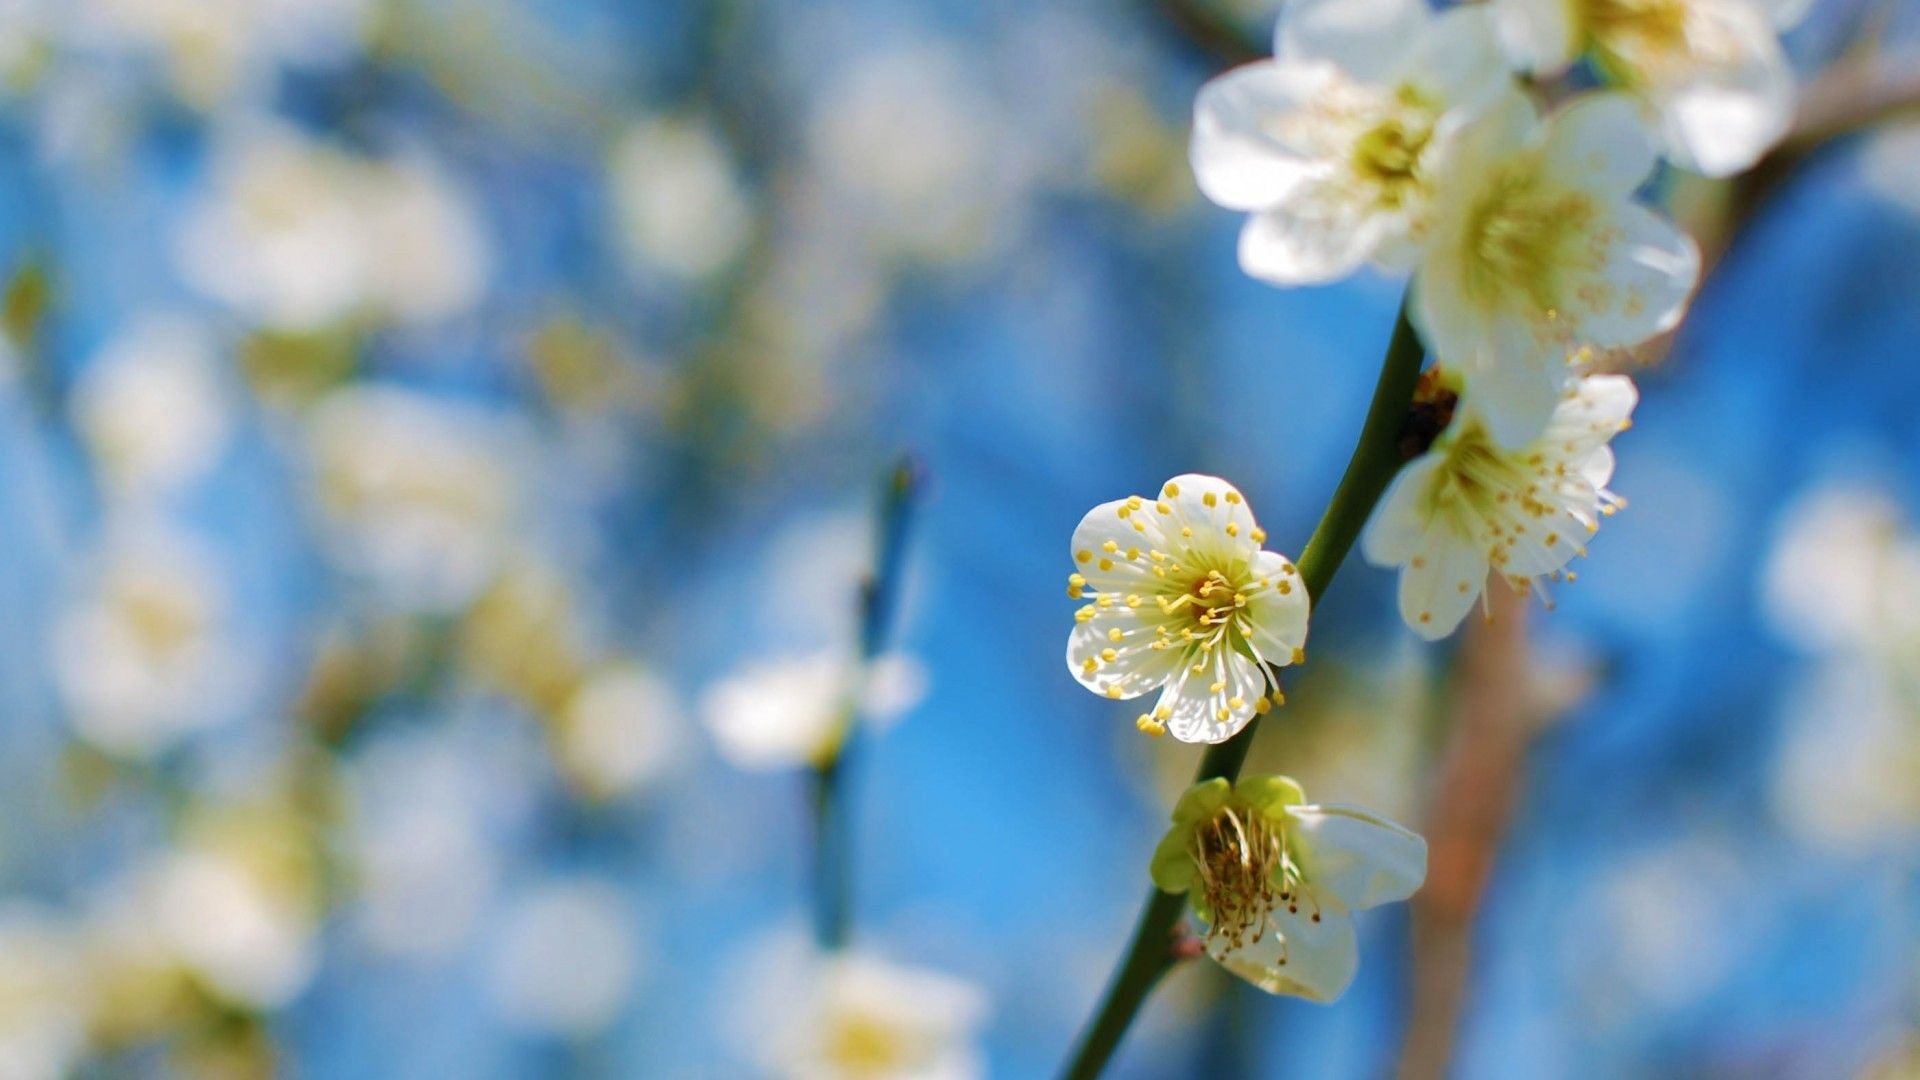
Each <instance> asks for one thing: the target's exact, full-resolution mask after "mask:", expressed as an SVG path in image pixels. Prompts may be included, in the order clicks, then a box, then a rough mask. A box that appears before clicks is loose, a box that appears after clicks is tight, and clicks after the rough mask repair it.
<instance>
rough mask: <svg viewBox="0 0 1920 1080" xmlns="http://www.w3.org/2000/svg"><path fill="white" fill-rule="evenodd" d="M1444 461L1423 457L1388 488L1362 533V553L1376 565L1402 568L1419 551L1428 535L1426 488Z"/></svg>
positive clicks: (1435, 456)
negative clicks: (1421, 543) (1422, 541)
mask: <svg viewBox="0 0 1920 1080" xmlns="http://www.w3.org/2000/svg"><path fill="white" fill-rule="evenodd" d="M1444 460H1445V458H1444V456H1443V455H1441V454H1437V453H1433V452H1431V451H1429V452H1428V453H1425V454H1422V455H1421V456H1420V457H1419V458H1418V459H1417V460H1415V461H1414V462H1412V463H1411V464H1409V465H1407V466H1406V467H1405V468H1403V469H1401V470H1400V475H1398V476H1396V477H1394V478H1393V483H1392V484H1389V485H1388V486H1387V493H1386V495H1384V496H1382V497H1381V499H1380V505H1379V506H1378V507H1377V508H1375V510H1374V512H1373V517H1372V518H1370V519H1368V521H1367V527H1366V531H1364V532H1362V533H1361V534H1360V553H1361V554H1362V555H1364V556H1365V557H1366V560H1367V561H1368V562H1370V563H1372V564H1373V565H1375V566H1403V565H1405V564H1406V562H1407V561H1408V560H1409V559H1412V558H1413V556H1414V554H1415V553H1416V552H1418V551H1419V549H1420V542H1421V540H1422V539H1424V538H1425V537H1426V535H1427V512H1426V501H1427V489H1428V488H1429V487H1430V486H1432V484H1433V474H1434V472H1435V471H1436V470H1437V469H1439V468H1440V466H1441V464H1442V462H1443V461H1444Z"/></svg>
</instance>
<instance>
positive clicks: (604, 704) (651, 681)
mask: <svg viewBox="0 0 1920 1080" xmlns="http://www.w3.org/2000/svg"><path fill="white" fill-rule="evenodd" d="M553 723H554V754H555V757H556V759H557V761H558V764H559V766H560V769H561V771H562V772H564V773H565V774H566V776H567V779H568V780H569V781H570V782H572V783H573V784H574V786H575V787H577V788H579V789H580V790H581V791H582V792H583V793H584V794H586V795H587V796H589V797H591V798H595V799H617V798H621V797H623V796H626V795H630V794H633V793H635V792H638V791H641V790H644V789H646V788H648V787H650V786H651V785H653V784H655V783H658V782H659V781H660V780H662V779H663V778H665V777H666V775H667V773H668V772H669V771H670V770H671V769H672V768H673V766H674V764H675V762H677V761H678V760H679V759H680V756H681V755H680V750H681V747H682V745H683V743H684V740H683V739H682V737H681V728H682V725H683V723H684V721H683V719H682V716H681V712H680V703H679V702H678V701H676V700H675V698H674V694H673V690H672V689H671V688H670V687H668V686H667V684H666V683H665V682H663V681H661V679H660V678H659V676H657V675H655V674H653V673H652V672H651V671H648V670H647V669H645V668H643V667H640V666H639V665H637V664H633V663H616V664H608V665H605V666H603V667H601V668H599V669H597V670H595V671H593V672H591V673H590V674H589V675H588V676H587V677H586V678H585V679H584V680H583V681H582V682H581V684H580V686H579V687H578V688H577V689H575V690H574V691H573V693H572V694H570V695H569V696H568V698H567V701H566V704H565V705H563V706H561V708H560V712H559V714H558V715H557V716H555V717H554V719H553Z"/></svg>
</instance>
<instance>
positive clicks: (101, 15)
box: [61, 0, 373, 108]
mask: <svg viewBox="0 0 1920 1080" xmlns="http://www.w3.org/2000/svg"><path fill="white" fill-rule="evenodd" d="M372 9H373V0H76V2H74V3H73V4H72V5H71V6H70V7H67V8H66V10H64V11H62V12H61V16H62V19H63V23H62V26H61V29H62V30H63V31H65V33H66V35H67V36H68V38H69V39H70V40H71V42H72V43H73V44H74V45H75V46H77V47H79V48H81V49H84V50H88V51H101V52H116V51H124V52H128V53H132V54H136V55H142V54H144V55H151V56H153V57H155V58H157V59H158V60H159V61H161V62H162V63H163V64H164V65H165V68H166V72H167V74H168V76H169V77H170V79H171V81H172V82H173V84H174V86H175V88H176V90H177V91H178V93H179V94H180V96H181V97H182V98H184V99H185V100H186V101H187V102H188V103H189V104H192V105H195V106H197V107H201V108H211V107H213V106H215V105H218V104H221V103H222V102H223V101H225V100H227V99H230V98H233V97H236V96H238V95H239V94H240V93H242V92H247V93H260V92H263V91H264V90H265V89H266V87H265V86H263V85H262V84H263V82H264V80H265V79H266V78H267V77H269V76H271V75H272V74H273V73H274V68H275V66H277V65H278V64H282V63H288V64H296V65H299V64H317V63H325V62H329V61H334V60H338V59H340V58H341V57H343V56H345V55H348V54H349V53H350V52H351V51H353V50H354V49H355V48H357V47H358V42H359V35H360V33H361V29H362V23H363V22H364V20H366V19H367V17H368V16H369V15H370V13H371V12H372Z"/></svg>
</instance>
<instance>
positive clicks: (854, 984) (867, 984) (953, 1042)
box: [729, 941, 988, 1080]
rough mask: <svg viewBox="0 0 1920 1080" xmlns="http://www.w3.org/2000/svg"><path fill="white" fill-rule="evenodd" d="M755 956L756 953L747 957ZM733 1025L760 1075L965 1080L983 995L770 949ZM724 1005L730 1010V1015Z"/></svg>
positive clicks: (861, 954)
mask: <svg viewBox="0 0 1920 1080" xmlns="http://www.w3.org/2000/svg"><path fill="white" fill-rule="evenodd" d="M756 953H757V954H761V953H760V950H756ZM764 955H765V956H766V957H767V958H766V959H765V960H764V962H762V963H759V964H756V970H755V971H754V973H753V978H752V979H751V989H750V990H748V991H747V992H746V993H745V994H744V995H743V996H744V998H745V1002H744V1006H739V1007H737V1008H738V1012H739V1014H740V1015H738V1016H737V1017H736V1018H735V1022H736V1023H738V1024H739V1025H740V1026H741V1028H742V1029H743V1031H742V1034H743V1035H745V1036H747V1037H748V1038H749V1039H750V1042H749V1043H748V1045H750V1046H751V1047H752V1058H753V1059H754V1063H755V1064H756V1065H757V1066H758V1068H759V1070H760V1072H761V1073H762V1074H764V1075H766V1076H772V1077H782V1078H789V1080H972V1078H976V1077H983V1076H985V1075H986V1064H985V1062H984V1061H983V1060H982V1058H981V1055H980V1051H979V1047H978V1035H979V1029H980V1026H981V1024H983V1023H984V1022H985V1020H986V1017H987V1010H988V1003H987V998H986V995H985V994H984V993H982V992H981V991H980V990H979V989H978V988H977V987H975V986H974V985H972V984H971V983H968V982H964V981H962V980H960V979H957V978H954V977H953V976H950V975H947V974H944V973H942V972H938V971H931V970H928V969H925V968H918V967H907V966H904V965H900V964H896V963H894V962H892V961H891V960H888V959H886V958H884V957H882V956H880V955H879V954H876V953H873V952H870V951H866V950H855V951H851V952H842V953H835V954H831V955H822V954H819V953H817V952H814V951H812V950H810V949H807V948H804V947H796V945H795V943H788V942H780V941H776V942H774V943H773V947H772V948H771V949H769V950H766V952H765V954H764ZM735 1008H736V1007H733V1006H732V1002H731V1001H730V1009H729V1011H730V1012H733V1011H735Z"/></svg>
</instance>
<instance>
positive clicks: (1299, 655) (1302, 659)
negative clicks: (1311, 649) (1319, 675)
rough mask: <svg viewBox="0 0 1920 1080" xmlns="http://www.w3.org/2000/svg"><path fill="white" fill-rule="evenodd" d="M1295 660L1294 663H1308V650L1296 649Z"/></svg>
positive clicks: (1294, 651) (1294, 652)
mask: <svg viewBox="0 0 1920 1080" xmlns="http://www.w3.org/2000/svg"><path fill="white" fill-rule="evenodd" d="M1293 662H1294V663H1296V664H1304V663H1306V662H1307V650H1305V649H1295V650H1293Z"/></svg>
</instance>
